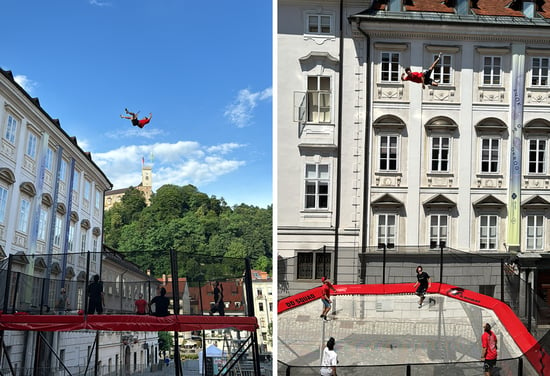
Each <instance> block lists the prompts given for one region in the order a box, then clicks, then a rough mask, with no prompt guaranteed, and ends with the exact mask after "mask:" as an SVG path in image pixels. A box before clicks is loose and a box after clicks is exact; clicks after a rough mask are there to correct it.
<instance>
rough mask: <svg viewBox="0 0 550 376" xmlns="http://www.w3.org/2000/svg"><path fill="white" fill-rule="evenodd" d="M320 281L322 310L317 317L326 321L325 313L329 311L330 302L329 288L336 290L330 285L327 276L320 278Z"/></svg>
mask: <svg viewBox="0 0 550 376" xmlns="http://www.w3.org/2000/svg"><path fill="white" fill-rule="evenodd" d="M321 282H323V287H322V292H323V295H322V296H321V301H322V302H323V312H321V316H319V317H321V318H322V319H323V320H325V321H327V320H328V319H327V313H328V311H330V305H331V303H332V301H331V300H330V290H332V291H334V292H336V289H335V288H334V286H332V283H330V280H329V279H328V278H327V277H323V278H321Z"/></svg>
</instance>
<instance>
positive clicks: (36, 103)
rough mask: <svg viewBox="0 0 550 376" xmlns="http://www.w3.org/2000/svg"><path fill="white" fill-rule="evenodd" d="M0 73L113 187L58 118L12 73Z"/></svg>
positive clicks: (2, 70) (110, 184)
mask: <svg viewBox="0 0 550 376" xmlns="http://www.w3.org/2000/svg"><path fill="white" fill-rule="evenodd" d="M0 74H1V75H2V76H4V77H5V78H7V79H8V81H10V83H11V84H12V85H13V86H14V87H15V88H16V89H17V90H19V91H20V92H21V94H23V96H25V97H26V98H27V99H28V100H29V101H30V102H31V103H32V104H33V105H34V106H35V107H36V108H37V109H38V110H39V111H40V112H41V113H42V114H43V115H44V116H45V117H46V118H47V119H48V120H49V121H51V123H52V124H53V125H54V126H55V127H56V128H57V129H59V131H60V132H61V133H62V134H63V135H64V136H65V137H66V138H67V140H68V141H69V142H70V143H71V144H73V145H74V146H75V147H76V148H77V149H78V150H79V151H80V152H81V153H82V155H83V156H84V157H85V158H86V159H87V160H89V161H90V163H91V164H92V165H93V166H94V167H95V168H96V169H97V170H98V171H99V173H101V175H102V176H103V177H104V178H105V180H106V181H107V183H108V185H109V188H112V187H113V184H112V183H111V181H110V180H109V178H107V175H105V173H104V172H103V171H102V170H101V168H99V166H98V165H96V164H95V162H94V161H93V159H92V154H91V153H90V152H87V151H84V150H82V149H81V148H80V146H78V142H77V140H76V137H74V136H69V135H68V134H67V132H65V130H64V129H63V128H61V122H60V121H59V119H53V118H52V117H51V116H50V115H49V114H48V113H47V112H46V111H45V110H44V109H43V108H42V107H41V106H40V101H39V100H38V98H34V97H31V96H30V95H29V93H27V91H26V90H25V89H23V88H22V87H21V85H19V84H18V83H17V82H16V81H15V79H14V77H13V73H12V72H11V71H9V70H4V69H2V68H0Z"/></svg>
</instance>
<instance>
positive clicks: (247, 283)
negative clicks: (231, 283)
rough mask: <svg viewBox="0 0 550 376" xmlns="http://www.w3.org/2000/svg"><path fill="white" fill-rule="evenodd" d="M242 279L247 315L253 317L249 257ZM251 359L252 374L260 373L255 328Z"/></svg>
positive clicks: (246, 260)
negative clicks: (252, 364) (244, 288)
mask: <svg viewBox="0 0 550 376" xmlns="http://www.w3.org/2000/svg"><path fill="white" fill-rule="evenodd" d="M245 267H246V269H245V274H244V279H245V280H244V281H245V287H246V308H247V313H248V316H249V317H255V316H256V315H255V314H254V294H253V292H252V273H251V271H250V259H249V258H248V257H247V258H245ZM252 359H253V363H254V374H255V375H261V370H260V352H259V351H258V335H257V334H256V330H254V331H253V332H252Z"/></svg>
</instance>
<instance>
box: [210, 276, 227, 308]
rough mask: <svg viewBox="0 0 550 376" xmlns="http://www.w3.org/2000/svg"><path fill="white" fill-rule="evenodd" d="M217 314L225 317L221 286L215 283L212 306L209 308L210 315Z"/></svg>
mask: <svg viewBox="0 0 550 376" xmlns="http://www.w3.org/2000/svg"><path fill="white" fill-rule="evenodd" d="M216 312H218V314H219V315H220V316H225V303H224V302H223V285H222V284H220V282H218V281H216V284H215V286H214V305H213V306H212V308H210V315H212V314H214V313H216Z"/></svg>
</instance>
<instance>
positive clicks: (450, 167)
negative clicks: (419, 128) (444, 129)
mask: <svg viewBox="0 0 550 376" xmlns="http://www.w3.org/2000/svg"><path fill="white" fill-rule="evenodd" d="M429 138H430V150H429V154H428V158H429V159H428V163H429V173H430V174H451V173H452V171H453V164H452V162H453V158H452V157H453V141H454V138H453V136H451V135H450V134H433V133H432V134H431V135H430V136H429ZM434 138H448V139H449V152H448V157H447V170H446V171H442V170H434V169H432V161H433V158H432V154H433V153H432V152H433V148H434V144H433V142H434Z"/></svg>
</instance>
